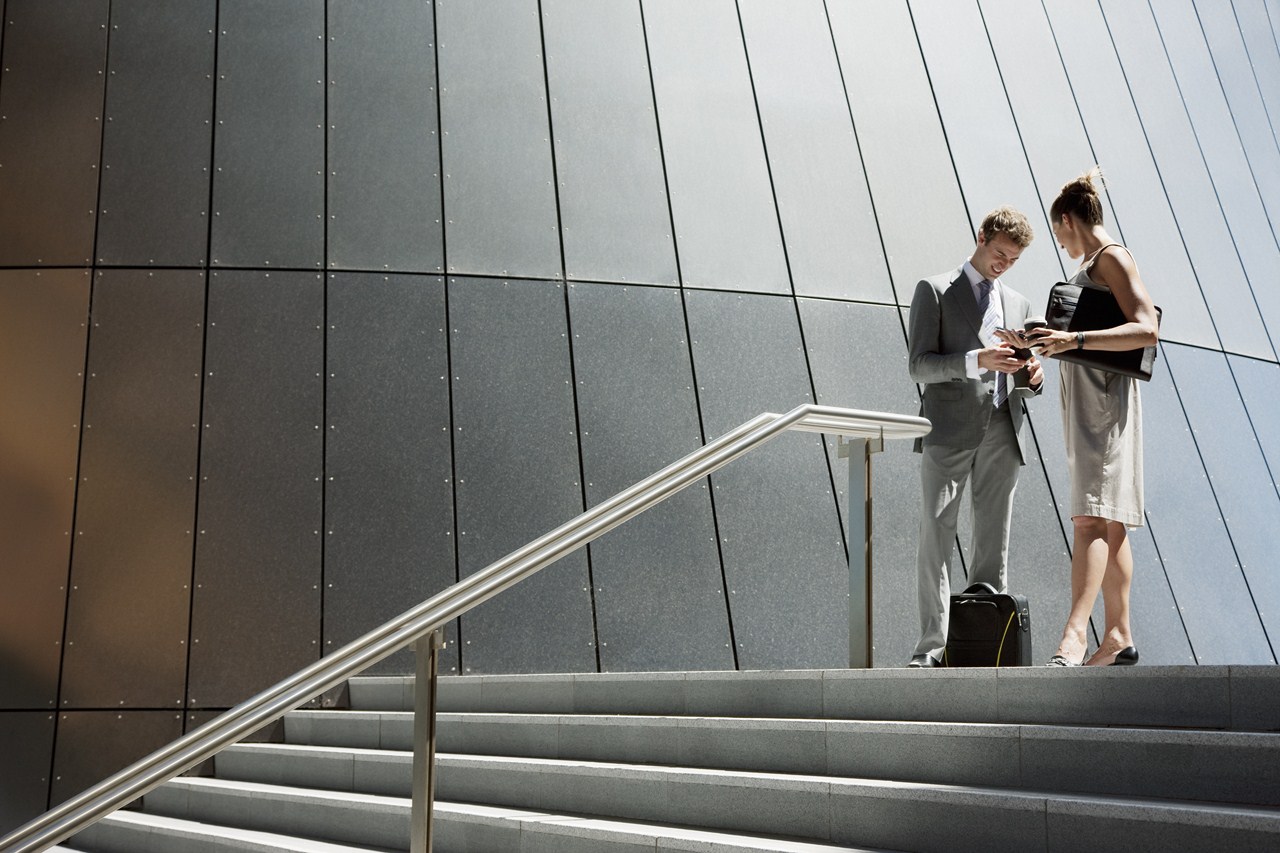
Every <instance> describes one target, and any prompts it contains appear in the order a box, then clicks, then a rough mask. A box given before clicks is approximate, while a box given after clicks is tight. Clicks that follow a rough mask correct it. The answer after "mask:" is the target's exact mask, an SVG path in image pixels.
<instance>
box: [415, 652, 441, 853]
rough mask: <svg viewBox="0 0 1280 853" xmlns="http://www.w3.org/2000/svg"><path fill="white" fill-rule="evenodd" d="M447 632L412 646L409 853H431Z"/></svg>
mask: <svg viewBox="0 0 1280 853" xmlns="http://www.w3.org/2000/svg"><path fill="white" fill-rule="evenodd" d="M443 648H444V632H443V631H440V630H438V629H437V630H435V631H432V632H431V633H430V634H427V635H426V636H424V637H422V638H420V639H419V640H417V642H415V643H414V644H413V650H414V654H415V655H417V658H418V661H417V678H416V679H415V681H414V692H413V807H412V809H411V810H410V817H409V820H410V827H409V853H431V816H432V812H433V811H434V809H433V805H434V804H435V799H436V766H435V765H436V673H437V671H438V669H439V663H440V650H441V649H443Z"/></svg>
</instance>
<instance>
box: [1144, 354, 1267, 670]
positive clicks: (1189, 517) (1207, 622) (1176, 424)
mask: <svg viewBox="0 0 1280 853" xmlns="http://www.w3.org/2000/svg"><path fill="white" fill-rule="evenodd" d="M1175 346H1176V345H1174V344H1166V345H1165V346H1164V351H1165V354H1166V356H1168V358H1169V360H1171V361H1175V362H1176V361H1179V356H1178V354H1177V353H1172V350H1173V349H1174V348H1175ZM1156 365H1157V371H1158V372H1157V373H1156V375H1155V376H1154V377H1153V378H1152V381H1151V382H1149V383H1145V384H1144V385H1143V386H1142V389H1141V391H1142V407H1143V416H1142V425H1143V431H1144V440H1145V447H1144V456H1145V458H1146V459H1147V460H1150V463H1151V464H1147V465H1146V466H1145V477H1146V504H1147V522H1148V523H1149V524H1150V526H1151V534H1152V536H1153V537H1154V538H1155V542H1156V546H1157V547H1158V548H1159V549H1160V557H1161V560H1162V561H1163V563H1164V569H1165V572H1166V574H1167V575H1168V577H1169V582H1170V584H1171V586H1172V587H1173V593H1174V595H1175V596H1176V598H1177V600H1178V605H1179V608H1180V610H1181V613H1182V619H1183V622H1184V623H1185V624H1186V627H1187V634H1188V635H1189V636H1190V638H1191V646H1192V648H1193V649H1194V650H1195V655H1196V660H1197V662H1199V663H1268V662H1270V661H1271V659H1272V656H1271V653H1270V651H1269V649H1268V646H1267V641H1266V637H1265V636H1264V635H1263V631H1262V626H1261V624H1260V623H1259V622H1258V618H1257V611H1256V610H1255V609H1254V605H1253V601H1252V599H1251V598H1250V595H1249V590H1248V588H1247V587H1246V586H1245V581H1244V577H1243V576H1242V575H1241V574H1240V568H1239V566H1238V565H1237V564H1235V562H1234V560H1233V551H1232V547H1231V542H1230V540H1229V538H1228V535H1227V530H1226V527H1225V526H1224V524H1223V522H1222V515H1221V512H1220V510H1219V508H1218V504H1217V502H1216V500H1215V499H1214V495H1213V491H1212V489H1211V488H1210V484H1209V480H1208V478H1207V476H1206V474H1205V471H1204V468H1203V465H1202V464H1201V462H1200V452H1199V450H1198V449H1197V447H1196V444H1195V442H1194V440H1193V437H1192V435H1191V431H1190V429H1189V428H1188V426H1187V420H1186V416H1185V415H1184V413H1183V408H1182V403H1181V401H1180V400H1179V393H1180V388H1178V389H1175V388H1174V385H1173V381H1172V379H1171V377H1170V373H1169V367H1168V366H1167V365H1166V363H1165V361H1159V360H1158V361H1157V362H1156ZM1177 378H1178V381H1179V383H1180V385H1182V384H1185V385H1186V386H1187V392H1186V393H1188V394H1194V393H1197V386H1198V384H1199V382H1198V378H1197V377H1195V376H1190V375H1184V374H1182V373H1180V374H1178V377H1177ZM1164 460H1174V461H1173V462H1171V463H1168V464H1160V463H1161V462H1162V461H1164ZM1224 614H1229V616H1226V615H1224Z"/></svg>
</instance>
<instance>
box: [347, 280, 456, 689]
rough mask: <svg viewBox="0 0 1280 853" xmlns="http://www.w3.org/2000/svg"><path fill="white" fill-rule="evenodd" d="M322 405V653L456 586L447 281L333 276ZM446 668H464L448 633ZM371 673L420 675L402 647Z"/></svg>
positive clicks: (442, 667)
mask: <svg viewBox="0 0 1280 853" xmlns="http://www.w3.org/2000/svg"><path fill="white" fill-rule="evenodd" d="M328 293H329V298H328V320H329V329H328V339H327V346H326V351H325V357H326V360H327V362H328V370H327V371H326V372H327V373H328V378H327V380H326V382H327V384H326V389H325V407H326V409H327V410H328V413H329V414H328V424H329V431H328V435H327V441H326V443H325V473H326V481H325V509H324V511H325V540H324V578H325V584H324V649H325V651H326V652H331V651H333V650H335V649H337V648H340V647H341V646H343V645H345V644H346V643H348V642H350V641H351V640H354V639H355V638H357V637H359V636H360V635H362V634H364V633H365V632H366V631H369V630H372V629H373V628H375V627H376V626H378V625H380V624H381V623H383V622H385V621H386V620H388V619H390V618H391V617H393V616H395V615H397V614H399V613H401V612H403V611H405V610H407V609H408V608H409V607H411V606H413V605H414V604H416V603H417V602H419V601H422V600H424V599H426V598H427V597H428V596H429V595H431V594H432V593H435V592H438V591H440V590H441V589H444V588H445V587H446V586H448V585H449V584H451V583H453V582H454V581H455V580H457V573H456V570H455V566H454V548H453V537H454V533H453V484H452V478H453V460H452V458H451V453H452V450H451V447H450V440H449V381H448V373H449V362H448V350H447V347H448V341H447V338H446V336H445V322H446V321H445V304H444V282H443V280H442V279H440V278H439V277H436V276H429V277H428V276H409V275H397V276H382V275H367V274H355V273H350V274H333V275H330V276H329V284H328ZM449 634H450V636H449V638H448V639H449V647H448V649H447V650H446V651H445V652H444V655H443V656H442V658H441V661H440V666H441V670H442V671H446V672H450V671H456V670H457V660H458V655H457V644H456V642H454V637H453V636H452V634H453V626H450V630H449ZM372 671H373V672H398V673H404V674H411V673H412V672H413V659H412V656H411V655H410V654H409V653H408V652H405V653H404V654H402V655H398V656H394V657H392V658H389V659H388V660H387V661H385V662H383V663H382V664H378V665H377V666H376V667H375V669H374V670H372Z"/></svg>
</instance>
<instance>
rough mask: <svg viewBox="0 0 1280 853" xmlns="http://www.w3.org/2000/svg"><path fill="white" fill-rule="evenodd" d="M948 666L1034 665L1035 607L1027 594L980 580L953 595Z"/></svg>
mask: <svg viewBox="0 0 1280 853" xmlns="http://www.w3.org/2000/svg"><path fill="white" fill-rule="evenodd" d="M943 663H944V664H945V665H946V666H1030V665H1031V610H1030V609H1029V607H1028V605H1027V597H1026V596H1025V595H1009V594H1008V593H1000V592H996V591H995V589H994V588H993V587H992V586H991V585H990V584H985V583H976V584H973V585H972V586H970V587H969V588H968V589H966V590H965V591H964V592H963V593H961V594H959V595H953V596H951V623H950V626H949V628H948V629H947V649H946V652H945V655H944V657H943Z"/></svg>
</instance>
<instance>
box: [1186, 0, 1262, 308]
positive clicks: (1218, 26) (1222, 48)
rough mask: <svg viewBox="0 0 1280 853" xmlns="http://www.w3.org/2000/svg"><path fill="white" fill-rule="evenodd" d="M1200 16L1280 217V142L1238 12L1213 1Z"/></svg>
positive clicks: (1257, 177) (1234, 116)
mask: <svg viewBox="0 0 1280 853" xmlns="http://www.w3.org/2000/svg"><path fill="white" fill-rule="evenodd" d="M1198 18H1199V20H1200V26H1201V28H1202V29H1203V31H1204V35H1205V38H1206V39H1207V40H1208V43H1209V51H1210V53H1211V54H1212V56H1213V65H1214V69H1215V70H1216V71H1217V73H1218V79H1219V81H1220V82H1221V83H1222V89H1223V92H1224V94H1225V95H1226V98H1227V104H1228V108H1229V109H1230V111H1231V121H1232V123H1233V125H1234V126H1235V129H1236V131H1237V132H1238V133H1239V134H1240V141H1241V143H1242V144H1243V145H1244V151H1245V156H1246V157H1248V159H1249V166H1250V172H1251V174H1252V176H1253V179H1254V181H1256V182H1257V186H1258V190H1259V192H1260V194H1261V196H1262V201H1263V204H1264V205H1265V206H1266V208H1267V212H1268V214H1269V215H1270V217H1271V221H1272V222H1276V221H1280V146H1277V145H1276V138H1275V136H1274V134H1273V133H1272V130H1271V119H1270V118H1269V117H1268V116H1267V110H1266V105H1265V104H1263V102H1262V92H1261V91H1260V90H1259V89H1258V80H1257V79H1256V78H1255V77H1254V73H1253V66H1252V65H1251V64H1250V63H1249V54H1248V52H1247V51H1246V50H1245V45H1244V38H1243V37H1242V36H1241V35H1240V28H1239V25H1238V24H1237V22H1236V18H1235V15H1229V14H1218V12H1217V9H1216V7H1215V6H1212V5H1210V6H1207V7H1205V8H1204V9H1201V10H1200V11H1199V14H1198ZM1253 286H1254V288H1255V289H1256V288H1258V287H1259V283H1258V282H1256V281H1255V282H1253Z"/></svg>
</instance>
